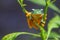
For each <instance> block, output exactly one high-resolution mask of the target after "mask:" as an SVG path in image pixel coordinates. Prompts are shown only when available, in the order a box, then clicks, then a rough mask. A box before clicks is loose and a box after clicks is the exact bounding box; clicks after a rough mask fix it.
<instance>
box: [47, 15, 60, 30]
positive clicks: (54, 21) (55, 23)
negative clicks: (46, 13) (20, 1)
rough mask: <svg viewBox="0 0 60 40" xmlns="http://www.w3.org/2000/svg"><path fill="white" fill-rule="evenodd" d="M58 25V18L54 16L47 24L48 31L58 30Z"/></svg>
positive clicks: (59, 20) (59, 18) (59, 19)
mask: <svg viewBox="0 0 60 40" xmlns="http://www.w3.org/2000/svg"><path fill="white" fill-rule="evenodd" d="M59 25H60V17H59V15H56V16H55V17H54V18H52V19H51V20H50V21H49V23H48V30H49V29H53V28H59Z"/></svg>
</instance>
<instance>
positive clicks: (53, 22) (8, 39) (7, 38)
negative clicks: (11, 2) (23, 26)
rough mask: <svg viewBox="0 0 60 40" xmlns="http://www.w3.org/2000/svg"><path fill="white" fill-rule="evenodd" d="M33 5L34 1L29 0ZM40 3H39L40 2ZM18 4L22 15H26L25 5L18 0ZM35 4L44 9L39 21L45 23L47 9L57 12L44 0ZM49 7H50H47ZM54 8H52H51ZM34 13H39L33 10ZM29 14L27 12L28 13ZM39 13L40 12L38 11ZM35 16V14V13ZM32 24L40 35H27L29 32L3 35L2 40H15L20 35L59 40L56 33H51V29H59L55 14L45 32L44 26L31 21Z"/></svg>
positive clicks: (22, 0) (59, 17)
mask: <svg viewBox="0 0 60 40" xmlns="http://www.w3.org/2000/svg"><path fill="white" fill-rule="evenodd" d="M30 1H32V2H34V3H37V1H36V0H30ZM40 1H41V2H40ZM18 2H19V4H20V5H21V7H22V10H23V12H24V13H26V9H25V8H24V6H26V4H24V3H23V2H24V0H18ZM37 4H39V5H40V4H41V5H43V6H45V5H46V6H45V9H44V15H43V18H42V20H41V21H43V22H46V21H45V20H44V19H45V17H46V14H47V10H48V7H50V8H52V9H53V10H55V11H57V12H59V10H58V8H57V7H56V6H54V5H53V4H52V3H51V2H50V0H47V1H46V2H45V1H44V0H38V3H37ZM49 5H50V6H49ZM53 7H54V8H53ZM34 11H35V12H39V10H38V11H37V10H34ZM35 12H34V13H35ZM28 13H29V12H28ZM40 13H41V11H40ZM36 14H37V13H36ZM33 23H34V24H35V25H36V26H37V27H38V28H39V29H40V31H41V32H40V33H38V34H34V33H29V32H15V33H10V34H8V35H5V36H4V37H3V38H2V40H15V39H16V38H17V37H18V36H19V35H22V34H27V35H32V37H40V38H42V40H59V38H60V34H58V33H56V32H52V29H54V28H59V25H60V16H59V15H58V14H57V15H55V17H53V18H52V19H50V21H49V22H48V27H47V31H46V30H45V28H44V26H41V25H39V24H38V23H37V22H35V21H33Z"/></svg>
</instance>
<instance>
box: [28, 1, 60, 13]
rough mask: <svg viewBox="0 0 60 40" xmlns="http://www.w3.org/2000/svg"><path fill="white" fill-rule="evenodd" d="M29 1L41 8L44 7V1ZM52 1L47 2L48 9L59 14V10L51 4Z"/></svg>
mask: <svg viewBox="0 0 60 40" xmlns="http://www.w3.org/2000/svg"><path fill="white" fill-rule="evenodd" d="M29 1H31V2H33V3H35V4H38V5H42V6H45V5H46V2H45V0H37V1H36V0H29ZM53 1H55V0H53ZM53 1H50V2H48V4H49V5H48V7H49V8H51V9H52V10H54V11H56V12H58V13H60V9H59V8H58V7H57V6H56V5H55V4H53V3H52V2H53Z"/></svg>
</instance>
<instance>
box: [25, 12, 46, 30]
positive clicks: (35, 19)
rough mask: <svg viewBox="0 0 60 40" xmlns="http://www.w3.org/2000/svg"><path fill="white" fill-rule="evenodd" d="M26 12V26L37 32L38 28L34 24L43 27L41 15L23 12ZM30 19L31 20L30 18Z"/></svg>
mask: <svg viewBox="0 0 60 40" xmlns="http://www.w3.org/2000/svg"><path fill="white" fill-rule="evenodd" d="M25 12H26V17H27V22H28V26H29V28H30V29H32V28H35V29H36V30H38V28H39V27H37V26H36V25H35V24H34V22H36V23H38V24H39V25H42V26H44V25H45V23H41V20H42V16H43V14H32V13H31V12H28V11H25ZM30 17H32V18H30Z"/></svg>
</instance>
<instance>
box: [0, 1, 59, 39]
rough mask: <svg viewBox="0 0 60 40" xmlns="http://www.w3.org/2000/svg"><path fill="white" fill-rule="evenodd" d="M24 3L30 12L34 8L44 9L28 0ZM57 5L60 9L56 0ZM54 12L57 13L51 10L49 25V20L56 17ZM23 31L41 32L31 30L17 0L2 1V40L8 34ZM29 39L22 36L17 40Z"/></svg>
mask: <svg viewBox="0 0 60 40" xmlns="http://www.w3.org/2000/svg"><path fill="white" fill-rule="evenodd" d="M24 3H26V4H27V7H26V9H27V10H28V11H31V9H33V8H40V9H41V8H44V7H43V6H39V5H36V4H34V3H32V2H29V1H27V0H24ZM55 5H56V6H57V7H58V8H60V0H56V2H55ZM54 12H55V11H53V10H52V9H50V8H49V10H48V20H47V23H48V21H49V19H51V18H52V17H53V16H54ZM46 26H47V25H46ZM58 30H59V29H58ZM58 30H56V31H58ZM22 31H26V32H32V33H39V30H38V31H37V30H35V29H34V28H33V29H29V27H28V25H27V21H26V17H25V14H24V13H23V12H22V8H21V7H20V5H19V3H18V2H17V0H0V40H1V38H2V37H3V36H4V35H6V34H9V33H12V32H22ZM29 37H30V36H26V35H22V36H21V37H18V38H17V39H16V40H28V38H29ZM34 40H40V38H35V39H34Z"/></svg>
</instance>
